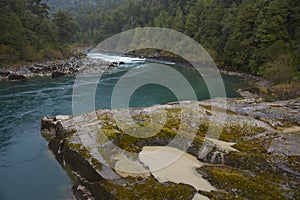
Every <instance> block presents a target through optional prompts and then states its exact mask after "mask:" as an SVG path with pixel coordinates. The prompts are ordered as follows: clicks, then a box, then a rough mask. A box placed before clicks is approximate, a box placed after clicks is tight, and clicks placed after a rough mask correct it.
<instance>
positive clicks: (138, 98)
mask: <svg viewBox="0 0 300 200" xmlns="http://www.w3.org/2000/svg"><path fill="white" fill-rule="evenodd" d="M89 56H90V57H92V58H99V57H100V58H102V59H105V60H107V61H118V62H120V61H124V62H125V65H123V66H121V67H120V68H118V69H117V70H114V71H112V72H109V73H107V74H105V75H104V76H103V77H102V79H101V84H100V85H99V87H98V89H97V94H96V107H97V108H110V106H111V105H110V103H111V94H112V91H113V88H114V86H115V84H116V83H117V82H118V80H119V78H120V77H121V76H122V75H124V74H125V73H126V72H128V71H129V70H130V69H132V68H136V67H139V66H140V65H141V64H143V65H148V66H151V64H153V62H155V61H153V60H151V61H150V60H144V59H133V58H128V57H119V56H111V55H89ZM165 64H168V65H170V66H172V67H173V68H174V69H176V70H177V71H179V72H180V73H181V74H183V75H184V76H185V77H186V78H187V79H188V80H189V82H190V83H192V86H193V88H194V90H195V91H196V93H197V97H198V99H199V100H203V99H207V98H209V95H208V91H207V88H206V86H205V84H204V82H203V80H202V79H201V77H200V75H197V73H196V71H195V70H193V69H191V68H186V67H182V66H177V65H175V64H174V63H168V62H166V63H165ZM141 74H143V69H141ZM223 79H224V83H225V87H226V92H227V97H237V96H238V94H237V93H236V92H235V91H236V90H237V89H238V88H243V87H245V86H246V85H247V84H246V83H245V82H244V81H243V80H241V78H239V77H233V76H223ZM174 81H175V83H176V80H174ZM73 84H74V77H63V78H59V79H50V78H31V79H29V80H27V81H24V82H7V81H2V82H0V102H1V107H0V111H1V112H0V199H1V200H19V199H22V200H39V199H43V200H57V199H72V198H73V196H72V193H71V186H72V182H71V180H70V178H69V177H68V175H67V174H66V172H65V171H64V170H63V169H62V167H60V165H59V164H58V162H57V161H56V160H55V158H54V156H53V155H52V154H51V152H49V150H48V147H47V141H46V140H45V139H44V138H43V137H42V136H41V135H40V123H41V118H42V117H43V116H53V115H71V114H72V91H73ZM186 99H187V100H188V99H189V97H187V98H186ZM173 101H176V97H175V95H174V94H173V93H172V92H171V91H169V90H168V89H166V88H165V87H162V86H159V85H154V84H151V85H146V86H143V87H141V88H139V89H138V90H137V91H136V92H135V93H134V94H133V96H132V98H131V100H130V106H131V107H143V106H151V105H155V104H164V103H167V102H173Z"/></svg>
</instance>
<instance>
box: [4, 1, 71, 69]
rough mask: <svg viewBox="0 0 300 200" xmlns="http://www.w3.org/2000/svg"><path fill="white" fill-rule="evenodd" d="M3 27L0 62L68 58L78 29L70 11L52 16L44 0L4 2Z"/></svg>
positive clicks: (9, 62)
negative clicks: (70, 44)
mask: <svg viewBox="0 0 300 200" xmlns="http://www.w3.org/2000/svg"><path fill="white" fill-rule="evenodd" d="M0 26H1V29H0V65H6V64H14V63H17V62H24V61H26V62H33V61H38V60H44V59H61V58H63V57H68V56H69V54H70V48H69V47H68V46H67V45H66V44H68V43H69V42H70V41H71V38H72V36H73V34H74V33H75V31H76V26H75V24H74V22H73V20H72V18H71V16H70V15H69V14H68V13H67V12H65V11H59V12H57V13H56V14H54V17H53V19H51V17H50V16H49V6H48V5H47V4H46V3H45V2H44V1H42V0H4V1H1V7H0ZM62 27H63V28H62Z"/></svg>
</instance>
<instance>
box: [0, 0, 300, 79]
mask: <svg viewBox="0 0 300 200" xmlns="http://www.w3.org/2000/svg"><path fill="white" fill-rule="evenodd" d="M48 5H49V6H50V7H51V8H52V9H50V10H49V7H48ZM60 9H64V10H66V11H67V12H68V13H69V14H68V13H67V12H65V11H59V10H60ZM49 11H50V13H51V14H50V15H49ZM299 13H300V2H299V0H296V1H295V0H147V1H143V0H114V1H111V0H88V1H84V3H83V1H79V0H73V1H70V0H63V1H58V0H49V1H40V0H28V1H27V0H4V1H2V5H1V14H0V16H1V17H0V25H1V26H2V27H4V28H2V29H1V32H0V44H1V46H0V52H1V58H0V59H1V60H2V61H3V60H6V59H8V57H9V56H7V55H11V54H12V53H13V55H14V56H16V57H17V58H12V57H9V58H10V59H23V60H30V59H32V57H34V56H32V54H34V55H35V56H41V57H45V56H46V54H47V53H48V52H49V51H50V53H51V51H52V54H55V53H53V49H59V48H60V47H61V46H63V45H64V44H66V43H69V42H72V43H73V44H76V45H77V46H90V45H96V44H98V43H99V42H101V41H102V40H104V39H106V38H108V37H109V36H112V35H114V34H116V33H119V32H122V31H125V30H128V29H131V28H136V27H145V26H155V27H164V28H170V29H174V30H177V31H180V32H182V33H185V34H187V35H188V36H190V37H192V38H194V39H195V40H196V41H198V42H199V43H200V44H201V45H203V46H204V47H205V48H206V49H207V51H208V52H209V53H210V54H211V55H212V57H213V58H214V59H215V61H216V63H218V65H219V66H220V67H222V68H225V69H228V70H237V71H244V72H250V73H253V74H257V75H264V76H266V77H267V78H272V79H273V81H274V82H277V83H281V82H290V81H293V80H297V79H298V78H299V70H300V64H299V63H300V59H299V56H298V55H299V54H300V50H299V48H300V45H299V25H298V24H300V17H299ZM73 19H74V22H73ZM73 33H74V34H73ZM175 42H176V41H175ZM32 52H34V53H32ZM36 53H37V54H36ZM41 54H42V55H41Z"/></svg>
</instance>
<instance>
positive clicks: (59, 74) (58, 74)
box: [52, 71, 66, 78]
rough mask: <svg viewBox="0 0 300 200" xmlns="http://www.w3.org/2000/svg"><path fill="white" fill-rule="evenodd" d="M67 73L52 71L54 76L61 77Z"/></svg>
mask: <svg viewBox="0 0 300 200" xmlns="http://www.w3.org/2000/svg"><path fill="white" fill-rule="evenodd" d="M65 75H66V74H65V73H63V72H58V71H56V72H52V78H60V77H63V76H65Z"/></svg>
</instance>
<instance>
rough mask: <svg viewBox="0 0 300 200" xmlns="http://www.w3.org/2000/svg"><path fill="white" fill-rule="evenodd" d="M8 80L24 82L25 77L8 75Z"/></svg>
mask: <svg viewBox="0 0 300 200" xmlns="http://www.w3.org/2000/svg"><path fill="white" fill-rule="evenodd" d="M8 80H10V81H25V80H26V77H25V76H23V75H18V74H10V75H9V76H8Z"/></svg>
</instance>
